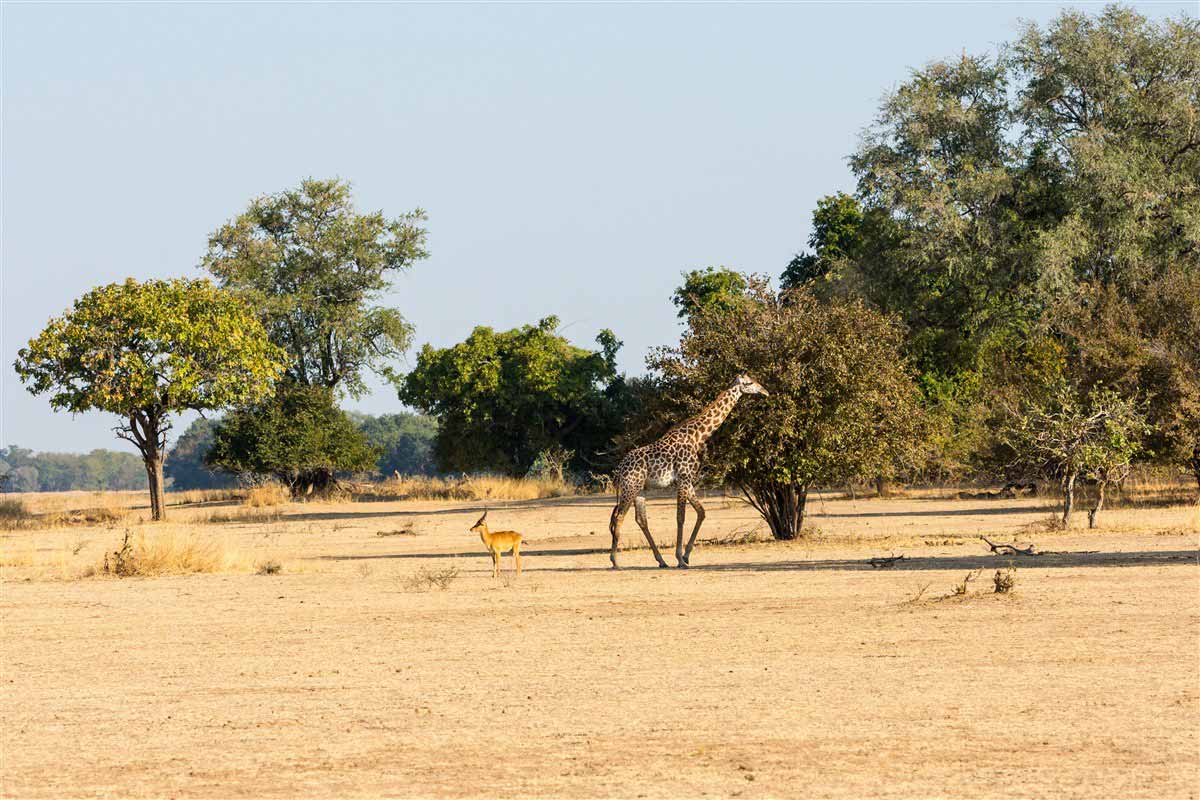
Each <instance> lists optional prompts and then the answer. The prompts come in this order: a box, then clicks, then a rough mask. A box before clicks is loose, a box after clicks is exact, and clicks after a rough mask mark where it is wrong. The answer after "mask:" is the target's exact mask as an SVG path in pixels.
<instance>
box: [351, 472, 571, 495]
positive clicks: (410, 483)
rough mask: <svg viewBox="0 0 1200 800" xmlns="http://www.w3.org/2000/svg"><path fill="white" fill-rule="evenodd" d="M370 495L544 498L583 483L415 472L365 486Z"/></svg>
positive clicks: (550, 479) (567, 491) (550, 478)
mask: <svg viewBox="0 0 1200 800" xmlns="http://www.w3.org/2000/svg"><path fill="white" fill-rule="evenodd" d="M362 488H363V489H364V491H363V492H362V494H360V495H359V497H360V499H365V498H363V495H365V496H366V498H378V499H400V500H543V499H545V498H548V497H566V496H570V495H575V494H578V493H579V487H577V486H575V485H574V484H571V483H568V482H567V481H564V480H559V479H558V478H553V477H530V478H509V477H505V476H502V475H467V476H465V477H462V478H439V477H426V476H423V475H413V476H409V477H400V478H391V479H389V480H386V481H381V482H379V483H376V484H370V485H369V486H366V487H362Z"/></svg>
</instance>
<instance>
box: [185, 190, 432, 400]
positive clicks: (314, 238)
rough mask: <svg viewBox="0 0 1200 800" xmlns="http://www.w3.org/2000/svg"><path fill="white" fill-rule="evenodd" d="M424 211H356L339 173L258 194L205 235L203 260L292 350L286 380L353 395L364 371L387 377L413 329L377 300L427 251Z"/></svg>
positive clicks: (276, 338) (362, 386) (280, 342)
mask: <svg viewBox="0 0 1200 800" xmlns="http://www.w3.org/2000/svg"><path fill="white" fill-rule="evenodd" d="M425 219H426V217H425V213H424V212H423V211H421V210H420V209H417V210H415V211H412V212H409V213H407V214H403V215H401V216H399V217H395V218H391V219H389V218H387V217H385V216H384V214H383V212H382V211H375V212H372V213H369V214H360V213H358V211H357V210H356V209H355V207H354V204H353V200H352V197H351V194H350V184H349V183H347V182H345V181H341V180H311V179H310V180H305V181H303V182H302V183H301V184H300V186H299V188H297V189H289V190H287V191H284V192H280V193H278V194H274V195H267V196H264V197H260V198H257V199H255V200H254V201H253V202H251V203H250V206H249V208H247V209H246V211H245V212H244V213H242V214H241V215H239V216H238V217H236V218H235V219H233V220H232V221H230V222H228V223H226V224H225V225H222V226H221V227H220V228H219V229H217V230H216V231H215V232H214V233H213V234H212V236H210V237H209V243H208V253H207V254H206V255H205V257H204V261H203V266H204V268H205V269H207V270H208V271H209V272H211V273H212V274H213V275H214V276H216V277H217V279H218V280H219V281H220V283H221V285H222V286H224V287H228V288H230V289H233V290H235V291H237V292H239V293H240V294H242V295H244V296H245V297H246V298H247V299H248V300H249V301H250V302H251V303H252V304H253V306H254V308H256V309H257V310H258V313H259V315H260V317H261V318H262V320H263V324H264V325H265V326H266V328H267V331H268V332H269V333H270V336H271V341H272V342H274V343H275V344H277V345H279V346H280V347H282V348H283V349H285V350H286V351H287V352H288V353H289V355H290V356H291V363H290V364H289V366H288V373H287V374H288V377H289V379H290V380H291V381H292V382H293V383H296V384H300V385H304V386H325V387H328V388H336V389H338V390H339V391H345V392H347V393H349V394H351V395H359V394H361V393H362V392H363V391H364V390H365V388H366V387H365V384H364V383H363V372H364V371H365V370H372V371H375V372H378V373H380V374H382V375H385V376H389V377H392V376H393V374H392V368H391V366H390V362H391V361H392V360H394V359H395V358H396V357H397V356H399V355H400V354H401V353H403V352H404V350H405V349H407V347H408V345H409V343H410V341H411V339H412V327H411V326H410V325H409V324H408V323H407V322H406V321H405V320H404V317H403V316H401V314H400V312H399V311H397V310H396V309H394V308H388V307H385V306H381V305H378V301H379V300H380V299H381V298H382V296H383V294H384V293H385V292H387V291H388V290H389V289H390V288H391V285H392V284H391V281H392V278H393V276H394V275H396V274H397V273H400V272H402V271H404V270H406V269H408V268H409V267H411V266H412V265H413V264H414V263H415V262H416V261H419V260H420V259H423V258H426V257H427V255H428V253H427V252H426V250H425V238H426V231H425V229H424V228H423V227H421V224H422V223H423V222H424V221H425Z"/></svg>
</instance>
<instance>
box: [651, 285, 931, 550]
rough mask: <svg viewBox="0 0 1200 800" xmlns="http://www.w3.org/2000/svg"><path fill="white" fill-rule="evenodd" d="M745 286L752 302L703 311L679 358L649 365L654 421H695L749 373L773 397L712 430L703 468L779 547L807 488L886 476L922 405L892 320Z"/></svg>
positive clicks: (660, 353) (666, 351) (859, 306)
mask: <svg viewBox="0 0 1200 800" xmlns="http://www.w3.org/2000/svg"><path fill="white" fill-rule="evenodd" d="M748 287H749V288H748V301H747V302H746V303H744V304H742V305H741V306H740V307H739V308H737V309H736V310H733V311H724V310H721V309H718V308H714V309H709V310H705V311H700V312H698V313H697V314H695V315H693V316H692V318H691V324H690V326H689V328H688V330H687V331H686V332H685V333H684V335H683V338H682V340H681V341H680V343H679V345H678V347H672V348H662V349H659V350H657V351H655V352H654V353H653V354H652V355H651V356H650V358H649V359H648V360H647V363H648V366H649V367H650V368H651V370H652V371H653V372H654V374H655V375H656V376H657V377H658V380H659V382H660V393H659V395H658V396H659V398H661V400H660V402H664V403H666V404H667V407H666V408H664V409H661V410H660V411H659V413H658V414H657V415H651V418H654V417H655V416H657V417H658V418H670V419H673V420H674V421H679V420H680V419H683V418H685V417H686V416H689V415H690V414H693V413H696V412H697V411H698V410H699V409H700V408H702V407H703V405H704V404H705V403H707V402H710V401H711V400H712V398H713V397H715V396H716V395H717V394H718V393H719V392H720V391H721V390H723V389H725V388H726V387H727V386H728V384H729V381H730V380H732V378H733V376H735V375H737V374H739V373H742V372H745V373H748V374H749V375H751V376H753V377H754V378H755V379H756V380H757V381H759V383H761V384H762V385H763V386H764V387H766V388H767V389H768V390H769V391H770V393H771V394H770V396H769V397H764V398H758V400H757V402H755V403H752V404H749V405H748V406H747V407H746V408H744V409H739V410H738V413H736V414H733V415H731V416H730V418H729V419H728V420H726V422H725V424H724V425H723V426H722V427H721V428H719V429H718V430H717V433H716V434H715V435H714V437H713V439H712V440H711V443H710V447H709V449H708V454H707V456H706V461H705V464H706V469H708V470H711V472H712V474H713V476H714V477H716V478H718V479H720V480H723V481H728V482H729V483H732V484H733V485H734V486H736V487H737V488H738V489H740V490H741V491H742V492H743V493H744V494H745V496H746V498H747V499H748V500H749V502H750V503H751V504H752V505H753V506H754V507H755V508H756V509H758V510H759V511H760V513H762V515H763V517H764V518H765V519H766V520H767V522H768V524H769V525H770V527H771V530H772V532H773V533H774V535H775V536H776V537H777V538H780V539H791V538H794V537H795V536H797V535H798V534H799V531H800V527H801V524H802V522H803V516H804V503H805V500H806V498H807V493H808V490H809V489H810V488H812V487H814V486H818V485H822V484H831V483H832V484H839V483H845V482H846V481H848V480H851V479H854V478H862V477H873V476H876V475H878V474H880V473H887V472H890V471H891V470H892V468H893V466H894V465H895V464H896V463H897V462H898V461H902V460H903V455H904V452H905V451H906V450H907V449H908V448H910V447H911V446H912V443H913V442H914V441H915V440H916V439H917V438H919V437H918V436H917V432H918V429H917V426H918V424H919V420H920V409H919V404H918V399H919V395H918V393H917V391H916V388H915V386H914V384H913V382H912V378H911V376H910V375H909V373H908V370H907V368H906V366H905V361H904V358H903V357H902V355H901V352H900V351H901V347H902V343H903V331H902V329H901V328H900V326H898V325H897V324H896V323H895V321H894V320H892V319H890V318H888V317H885V316H883V315H882V314H879V313H877V312H875V311H872V310H871V309H870V308H868V307H867V306H866V305H864V304H863V303H862V302H861V301H858V300H833V301H828V302H826V301H822V300H820V299H819V298H817V297H816V296H815V295H814V294H813V293H812V292H809V291H807V290H804V289H796V290H793V291H792V292H789V293H788V294H787V296H786V298H781V297H780V296H779V295H777V294H775V293H774V292H772V291H771V289H770V287H769V286H768V284H767V283H766V282H765V281H763V280H761V279H757V278H755V279H752V280H750V281H748ZM647 433H648V434H651V433H658V431H647ZM646 438H649V437H648V436H647V437H646Z"/></svg>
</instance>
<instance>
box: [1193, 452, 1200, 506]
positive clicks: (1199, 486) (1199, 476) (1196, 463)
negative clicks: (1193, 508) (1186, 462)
mask: <svg viewBox="0 0 1200 800" xmlns="http://www.w3.org/2000/svg"><path fill="white" fill-rule="evenodd" d="M1192 474H1193V475H1195V476H1196V491H1197V493H1200V444H1197V445H1196V446H1195V447H1193V448H1192ZM1197 499H1200V498H1197Z"/></svg>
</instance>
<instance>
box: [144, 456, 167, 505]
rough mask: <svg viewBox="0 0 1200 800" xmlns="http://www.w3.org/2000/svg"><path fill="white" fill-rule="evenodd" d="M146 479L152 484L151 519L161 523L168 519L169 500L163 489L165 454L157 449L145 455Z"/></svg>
mask: <svg viewBox="0 0 1200 800" xmlns="http://www.w3.org/2000/svg"><path fill="white" fill-rule="evenodd" d="M143 459H144V460H145V464H146V479H147V482H148V483H149V484H150V519H152V520H154V521H155V522H159V521H161V520H164V519H166V518H167V499H166V494H165V492H164V488H163V454H162V453H161V452H159V451H158V450H157V449H155V450H152V451H151V452H148V453H144V454H143Z"/></svg>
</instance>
